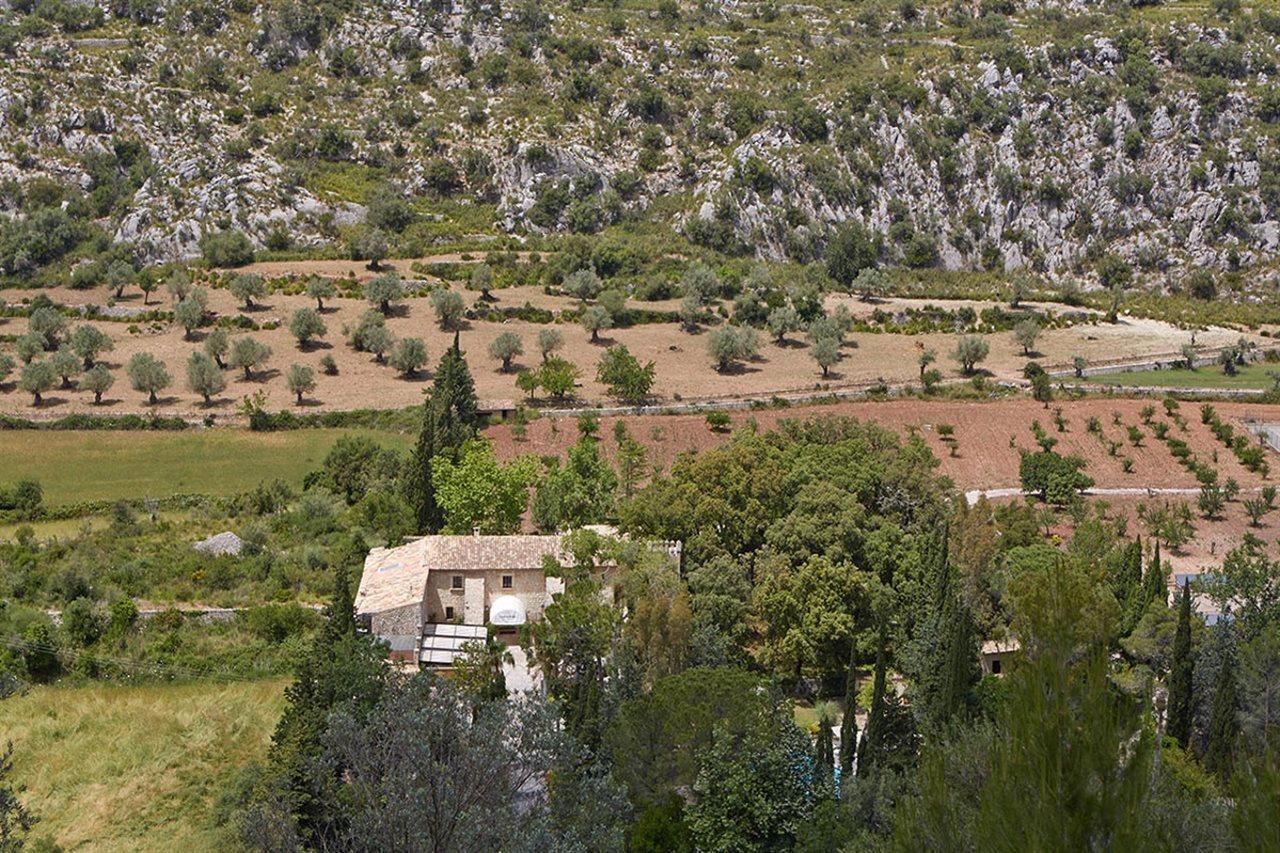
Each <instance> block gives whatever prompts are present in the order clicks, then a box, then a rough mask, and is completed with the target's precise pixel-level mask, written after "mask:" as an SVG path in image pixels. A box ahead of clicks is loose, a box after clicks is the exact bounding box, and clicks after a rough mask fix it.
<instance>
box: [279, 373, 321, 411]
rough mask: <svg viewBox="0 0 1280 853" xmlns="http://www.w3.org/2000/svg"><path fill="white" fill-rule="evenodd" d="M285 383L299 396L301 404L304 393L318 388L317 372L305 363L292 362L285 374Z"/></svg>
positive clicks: (291, 391) (290, 390)
mask: <svg viewBox="0 0 1280 853" xmlns="http://www.w3.org/2000/svg"><path fill="white" fill-rule="evenodd" d="M285 384H287V385H288V386H289V393H290V394H294V395H296V396H297V398H298V401H297V402H298V405H299V406H301V405H302V398H303V395H305V394H309V393H311V392H312V391H314V390H315V389H316V372H315V371H314V370H313V369H311V368H310V367H308V366H306V365H305V364H291V365H289V372H288V373H286V374H285Z"/></svg>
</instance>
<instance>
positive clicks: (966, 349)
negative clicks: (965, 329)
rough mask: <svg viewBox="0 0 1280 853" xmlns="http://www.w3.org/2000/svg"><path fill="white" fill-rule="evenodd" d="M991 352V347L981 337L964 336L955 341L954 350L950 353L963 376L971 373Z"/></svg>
mask: <svg viewBox="0 0 1280 853" xmlns="http://www.w3.org/2000/svg"><path fill="white" fill-rule="evenodd" d="M990 352H991V345H990V344H988V343H987V339H986V338H984V337H982V336H981V335H965V336H964V337H963V338H961V339H960V340H958V341H956V348H955V349H954V350H952V351H951V358H952V359H954V360H955V362H956V363H957V364H959V365H960V369H961V370H962V371H963V372H964V373H965V374H970V373H973V371H974V368H975V367H977V365H978V363H979V362H980V361H982V360H984V359H985V358H986V357H987V354H988V353H990Z"/></svg>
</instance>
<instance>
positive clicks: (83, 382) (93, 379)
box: [76, 364, 116, 406]
mask: <svg viewBox="0 0 1280 853" xmlns="http://www.w3.org/2000/svg"><path fill="white" fill-rule="evenodd" d="M115 384H116V378H115V377H114V376H112V375H111V371H110V370H108V369H107V366H106V365H105V364H98V365H94V366H93V367H91V368H89V369H88V370H87V371H85V373H84V375H83V376H81V377H80V382H79V383H78V384H77V386H76V387H77V388H79V389H80V390H81V391H88V392H90V393H91V394H93V404H94V405H95V406H99V405H101V404H102V395H103V394H105V393H107V392H108V391H110V390H111V386H112V385H115Z"/></svg>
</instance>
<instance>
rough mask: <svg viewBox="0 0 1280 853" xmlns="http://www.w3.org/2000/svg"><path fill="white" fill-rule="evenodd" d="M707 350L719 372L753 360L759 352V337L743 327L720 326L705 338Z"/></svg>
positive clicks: (754, 331)
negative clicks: (750, 359)
mask: <svg viewBox="0 0 1280 853" xmlns="http://www.w3.org/2000/svg"><path fill="white" fill-rule="evenodd" d="M707 349H708V351H709V352H710V353H711V358H712V360H713V361H715V364H716V369H717V370H719V371H720V372H722V373H723V372H725V371H727V370H730V369H731V368H732V367H733V366H734V365H735V364H737V363H738V362H740V361H745V360H746V359H749V358H753V357H754V356H755V355H756V354H757V353H758V352H759V351H760V336H759V335H757V334H756V330H755V329H751V328H747V327H745V326H721V327H720V328H718V329H714V330H712V332H711V334H710V335H709V336H708V337H707Z"/></svg>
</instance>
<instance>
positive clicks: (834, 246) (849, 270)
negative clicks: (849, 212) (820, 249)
mask: <svg viewBox="0 0 1280 853" xmlns="http://www.w3.org/2000/svg"><path fill="white" fill-rule="evenodd" d="M878 256H879V249H878V247H877V246H876V241H875V239H874V238H873V237H872V234H871V232H870V231H868V230H867V229H866V228H865V227H863V226H862V225H860V224H858V223H857V222H848V223H845V224H844V225H842V226H841V227H840V229H839V230H837V231H836V233H835V235H834V236H832V238H831V240H830V242H829V243H828V244H827V257H826V264H827V275H829V276H831V278H832V279H834V280H835V282H836V283H837V284H839V285H840V286H841V287H842V288H844V289H845V290H846V291H848V289H849V288H850V287H851V286H852V285H853V282H854V280H855V279H857V277H858V274H859V273H860V272H862V271H863V270H864V269H867V268H868V267H874V266H875V265H876V260H877V258H878Z"/></svg>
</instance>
